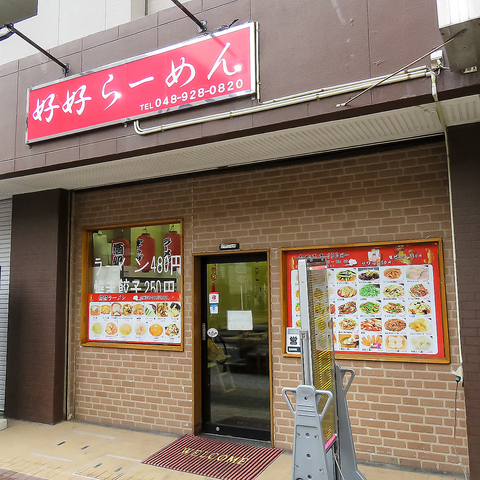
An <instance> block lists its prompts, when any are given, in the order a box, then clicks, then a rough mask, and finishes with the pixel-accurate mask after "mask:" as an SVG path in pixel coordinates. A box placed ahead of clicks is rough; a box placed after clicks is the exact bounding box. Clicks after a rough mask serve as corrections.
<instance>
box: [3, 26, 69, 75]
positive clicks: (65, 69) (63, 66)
mask: <svg viewBox="0 0 480 480" xmlns="http://www.w3.org/2000/svg"><path fill="white" fill-rule="evenodd" d="M4 27H5V28H7V29H8V30H10V32H11V33H12V34H13V33H16V34H17V35H18V36H19V37H20V38H22V39H23V40H25V41H26V42H27V43H29V44H30V45H31V46H32V47H34V48H36V49H37V50H38V51H40V52H42V53H43V54H44V55H46V56H47V57H48V58H49V59H50V60H53V61H54V62H55V63H56V64H57V65H60V66H61V67H62V69H63V74H64V76H65V77H66V76H67V75H68V71H69V68H70V64H68V63H62V62H61V61H60V60H58V58H55V57H54V56H53V55H52V54H51V53H49V52H47V51H46V50H45V49H43V48H42V47H41V46H40V45H38V44H36V43H35V42H34V41H33V40H30V39H29V38H28V37H27V36H26V35H24V34H23V33H22V32H20V31H18V30H17V29H16V28H15V27H14V26H13V23H7V24H6V25H4Z"/></svg>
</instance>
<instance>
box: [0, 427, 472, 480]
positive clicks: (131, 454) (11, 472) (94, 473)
mask: <svg viewBox="0 0 480 480" xmlns="http://www.w3.org/2000/svg"><path fill="white" fill-rule="evenodd" d="M176 438H177V437H176V436H172V435H168V434H164V435H163V434H162V435H160V434H155V433H148V432H137V431H131V430H123V429H118V428H109V427H104V426H98V425H91V424H84V423H80V422H75V421H70V422H62V423H60V424H57V425H53V426H52V425H42V424H34V423H30V422H19V421H11V420H9V427H8V428H7V429H6V430H3V431H1V432H0V480H38V479H46V480H82V479H87V480H88V479H92V480H202V479H205V480H208V478H207V477H203V476H201V475H192V474H187V473H182V472H177V471H174V470H168V469H164V468H159V467H154V466H151V465H143V464H141V463H140V462H141V460H143V459H145V458H147V457H148V456H150V455H151V454H153V453H155V452H157V451H158V450H160V449H162V448H163V447H165V446H166V445H168V444H169V443H171V442H172V441H173V440H175V439H176ZM291 468H292V455H291V453H289V452H285V453H283V454H282V455H280V457H278V458H277V459H276V460H275V461H274V462H273V463H272V464H271V465H270V466H269V467H268V468H267V469H266V470H265V471H264V472H262V473H261V474H260V475H259V476H258V479H257V480H291V471H292V470H291ZM359 470H360V471H361V472H362V473H363V474H364V475H365V477H366V478H367V479H368V480H385V479H388V480H464V478H463V477H462V476H457V477H455V476H448V477H445V476H442V475H433V474H428V473H419V472H411V471H405V470H398V469H395V468H378V467H374V466H371V465H359Z"/></svg>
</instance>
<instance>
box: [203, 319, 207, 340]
mask: <svg viewBox="0 0 480 480" xmlns="http://www.w3.org/2000/svg"><path fill="white" fill-rule="evenodd" d="M206 339H207V324H206V323H202V340H203V341H205V340H206Z"/></svg>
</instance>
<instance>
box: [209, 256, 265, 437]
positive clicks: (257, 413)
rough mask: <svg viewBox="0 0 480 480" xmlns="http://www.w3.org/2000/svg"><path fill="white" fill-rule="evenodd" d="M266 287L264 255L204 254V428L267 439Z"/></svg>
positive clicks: (212, 431)
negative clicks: (207, 255)
mask: <svg viewBox="0 0 480 480" xmlns="http://www.w3.org/2000/svg"><path fill="white" fill-rule="evenodd" d="M268 292H269V291H268V262H267V256H266V254H264V253H258V254H257V253H256V254H243V255H241V254H237V255H218V256H210V257H205V258H204V259H203V262H202V299H203V300H202V313H203V318H202V322H203V324H202V332H203V333H202V373H203V375H202V406H203V412H202V414H203V417H202V418H203V431H204V432H208V433H216V434H220V435H230V436H238V437H244V438H252V439H260V440H270V376H269V371H270V369H269V359H270V352H269V344H270V343H269V335H268V306H269V295H268Z"/></svg>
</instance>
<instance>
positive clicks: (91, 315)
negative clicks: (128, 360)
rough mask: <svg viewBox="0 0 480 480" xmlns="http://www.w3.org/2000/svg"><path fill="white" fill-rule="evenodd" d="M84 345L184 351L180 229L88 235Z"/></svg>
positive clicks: (168, 225)
mask: <svg viewBox="0 0 480 480" xmlns="http://www.w3.org/2000/svg"><path fill="white" fill-rule="evenodd" d="M83 256H84V259H83V262H84V272H85V273H84V279H83V286H82V289H83V298H84V301H83V302H82V308H83V315H82V334H81V337H82V338H81V341H82V345H91V346H115V347H128V348H146V349H168V350H182V349H183V320H182V319H183V306H182V224H181V221H179V220H177V221H169V222H164V223H156V224H148V225H129V226H119V227H106V228H95V229H87V230H85V231H84V255H83Z"/></svg>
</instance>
